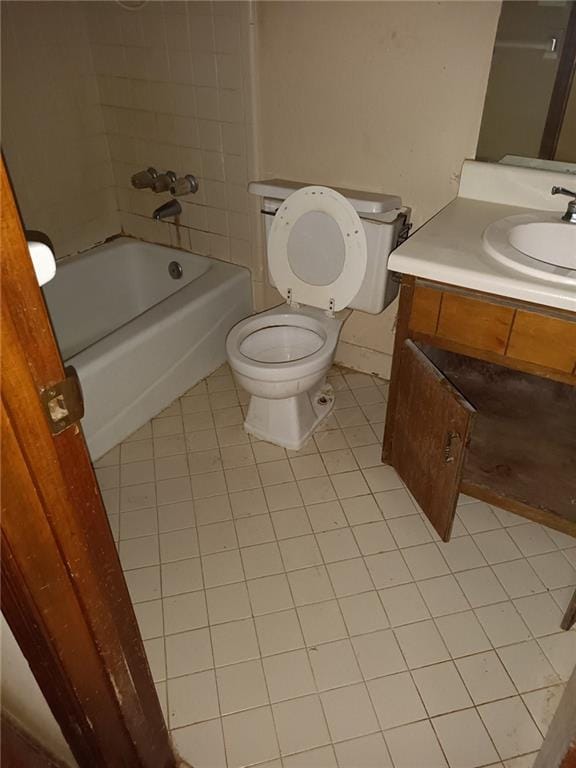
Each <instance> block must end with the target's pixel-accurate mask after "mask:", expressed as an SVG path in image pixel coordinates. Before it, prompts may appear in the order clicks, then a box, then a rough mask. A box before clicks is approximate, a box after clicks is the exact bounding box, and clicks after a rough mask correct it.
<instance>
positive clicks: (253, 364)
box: [226, 180, 409, 451]
mask: <svg viewBox="0 0 576 768" xmlns="http://www.w3.org/2000/svg"><path fill="white" fill-rule="evenodd" d="M248 190H249V192H251V193H253V194H256V195H260V196H261V197H262V198H263V206H262V214H263V216H264V219H265V224H266V240H267V254H268V271H269V276H270V282H271V283H272V284H273V285H275V286H276V288H277V289H278V291H279V292H280V294H281V295H282V296H283V297H284V298H285V299H286V302H285V303H284V304H281V305H280V306H278V307H274V308H273V309H269V310H266V311H265V312H260V313H259V314H257V315H252V316H251V317H248V318H246V319H245V320H242V321H241V322H239V323H238V324H237V325H235V326H234V328H232V330H231V331H230V333H229V334H228V337H227V339H226V353H227V356H228V362H229V364H230V367H231V368H232V371H233V373H234V376H235V378H236V380H237V382H238V383H239V384H240V386H241V387H243V388H244V389H245V390H246V391H247V392H248V393H249V394H250V395H251V398H250V404H249V407H248V414H247V416H246V421H245V422H244V429H245V431H246V432H248V433H249V434H251V435H254V436H255V437H257V438H258V439H260V440H266V441H268V442H270V443H275V444H276V445H280V446H283V447H284V448H289V449H291V450H295V451H297V450H299V449H300V448H302V446H303V445H304V443H305V442H306V440H307V439H308V438H309V437H310V436H311V435H312V433H313V432H314V430H315V429H317V428H318V427H319V425H320V424H321V422H322V421H323V420H324V419H325V418H326V417H327V416H328V414H329V413H330V411H331V410H332V408H333V405H334V394H333V392H332V389H331V387H330V386H329V384H327V382H326V374H327V373H328V371H329V370H330V367H331V366H332V362H333V360H334V354H335V352H336V345H337V343H338V338H339V336H340V331H341V329H342V325H343V323H344V321H345V320H346V318H347V317H348V315H349V314H350V311H351V310H352V309H358V310H362V311H364V312H369V313H372V314H377V313H379V312H381V311H382V310H383V309H384V308H385V307H386V306H387V305H388V304H390V302H391V301H392V300H393V299H394V298H395V296H396V294H397V292H398V283H397V281H395V280H392V279H391V275H390V273H389V272H388V256H389V254H390V252H391V251H392V249H393V248H395V247H396V245H397V244H398V243H399V241H400V240H401V239H402V238H404V237H405V236H406V234H407V231H408V227H409V225H408V219H409V210H408V209H406V208H402V207H401V201H400V198H398V197H396V196H393V195H384V194H374V193H369V192H358V191H354V190H343V189H340V190H337V189H332V188H329V187H321V186H303V185H300V184H296V183H295V182H288V181H280V180H272V181H265V182H251V183H250V185H249V187H248Z"/></svg>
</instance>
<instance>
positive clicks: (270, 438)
mask: <svg viewBox="0 0 576 768" xmlns="http://www.w3.org/2000/svg"><path fill="white" fill-rule="evenodd" d="M333 407H334V394H333V392H332V387H331V386H330V385H329V384H326V383H324V384H323V385H321V386H320V387H318V388H316V389H314V390H313V391H312V392H302V394H300V395H295V396H294V397H287V398H285V399H283V400H269V399H266V398H263V397H256V396H254V395H253V396H252V397H251V398H250V405H249V407H248V415H247V416H246V421H245V422H244V430H245V431H246V432H248V434H250V435H254V437H257V438H258V439H260V440H266V441H267V442H268V443H274V444H275V445H280V446H282V447H283V448H288V449H290V450H292V451H299V450H300V448H302V446H303V445H304V443H305V442H306V440H308V438H309V437H310V436H311V435H312V433H313V432H314V430H315V429H316V428H317V427H318V426H319V424H320V423H321V422H322V421H324V419H325V418H326V417H327V416H328V414H329V413H330V412H331V410H332V408H333Z"/></svg>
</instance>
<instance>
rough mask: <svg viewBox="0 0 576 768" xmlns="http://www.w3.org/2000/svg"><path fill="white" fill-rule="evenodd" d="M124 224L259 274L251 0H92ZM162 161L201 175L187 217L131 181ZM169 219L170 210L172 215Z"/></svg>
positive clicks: (162, 166) (161, 166)
mask: <svg viewBox="0 0 576 768" xmlns="http://www.w3.org/2000/svg"><path fill="white" fill-rule="evenodd" d="M86 13H87V18H88V24H89V29H90V40H91V44H92V52H93V58H94V67H95V71H96V74H97V77H98V86H99V91H100V103H101V105H102V109H103V114H104V120H105V125H106V135H107V137H108V143H109V146H110V153H111V156H112V164H113V169H114V178H115V185H116V190H117V193H118V204H119V209H120V219H121V223H122V228H123V230H124V232H126V233H128V234H131V235H135V236H137V237H141V238H143V239H145V240H151V241H155V242H163V243H166V244H170V243H171V244H172V245H177V246H179V247H182V248H184V249H186V250H188V249H190V250H192V251H194V252H195V253H199V254H203V255H207V256H213V257H215V258H218V259H223V260H226V261H231V262H234V263H236V264H240V265H243V266H247V267H249V268H251V269H252V270H253V275H254V278H255V280H262V263H261V260H260V259H261V254H262V250H261V248H259V247H256V246H255V243H257V240H258V235H259V226H260V223H259V221H258V216H257V215H256V206H257V201H256V200H255V199H254V198H253V197H252V196H250V195H248V193H247V192H246V185H247V182H248V179H249V177H250V178H252V177H254V176H255V175H256V174H257V170H256V166H255V156H254V153H253V151H252V147H253V130H252V92H251V87H250V86H251V65H252V59H251V45H252V37H251V35H252V32H253V31H254V25H251V23H250V22H251V16H250V14H251V6H250V4H248V3H242V2H230V3H204V2H164V3H154V2H149V3H147V4H145V5H144V6H143V7H142V8H140V9H132V10H127V9H125V8H123V7H121V6H120V5H118V4H116V3H110V2H95V3H87V4H86ZM149 166H154V167H156V168H157V169H158V170H161V171H163V170H167V169H169V170H172V171H174V172H175V173H177V174H178V175H183V174H185V173H192V174H195V175H196V176H197V177H198V178H199V181H200V189H199V191H198V193H197V194H196V195H194V196H186V197H181V198H180V202H181V204H182V208H183V214H182V216H181V217H180V221H179V226H178V227H176V226H175V225H174V224H173V223H171V222H170V223H158V222H155V221H153V220H152V218H151V216H152V212H153V210H154V209H155V208H156V207H157V206H159V205H160V204H162V203H163V202H165V201H166V200H169V199H170V197H169V195H168V194H165V195H158V194H154V193H153V192H151V191H143V190H135V189H133V188H132V187H131V184H130V177H131V176H132V174H133V173H134V172H135V171H137V170H140V169H143V168H147V167H149ZM172 221H173V220H172Z"/></svg>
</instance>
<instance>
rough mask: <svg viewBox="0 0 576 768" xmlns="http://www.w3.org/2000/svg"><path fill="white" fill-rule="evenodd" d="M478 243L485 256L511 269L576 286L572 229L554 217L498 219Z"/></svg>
mask: <svg viewBox="0 0 576 768" xmlns="http://www.w3.org/2000/svg"><path fill="white" fill-rule="evenodd" d="M482 242H483V246H484V250H485V251H486V253H488V254H489V255H490V256H492V258H494V259H496V260H497V261H499V262H501V263H502V264H506V266H508V267H510V268H511V269H514V270H516V271H518V272H523V273H524V274H529V275H532V276H533V277H537V278H540V279H541V280H547V281H552V282H556V283H564V284H571V285H576V225H575V224H569V223H567V222H564V221H562V220H561V218H560V214H558V213H556V214H552V213H550V214H548V213H544V212H543V213H542V214H540V215H538V214H520V215H518V216H508V217H507V218H505V219H500V220H499V221H495V222H493V223H492V224H490V226H488V227H487V228H486V229H485V231H484V235H483V238H482Z"/></svg>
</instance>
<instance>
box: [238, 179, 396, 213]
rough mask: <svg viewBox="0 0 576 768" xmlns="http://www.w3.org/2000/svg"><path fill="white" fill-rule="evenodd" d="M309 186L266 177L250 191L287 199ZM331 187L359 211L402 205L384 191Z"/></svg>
mask: <svg viewBox="0 0 576 768" xmlns="http://www.w3.org/2000/svg"><path fill="white" fill-rule="evenodd" d="M308 186H311V185H310V184H307V183H305V182H301V181H286V180H285V179H266V180H264V181H251V182H250V183H249V184H248V192H251V193H252V194H253V195H260V196H261V197H267V198H271V199H273V200H285V199H286V198H287V197H288V196H289V195H291V194H292V192H294V191H295V190H297V189H301V188H302V187H308ZM331 189H335V190H336V192H340V194H341V195H343V196H344V197H345V198H346V199H347V200H348V201H349V203H350V204H351V205H352V206H353V207H354V210H355V211H357V213H386V212H387V211H392V210H394V209H395V208H400V207H401V206H402V200H401V199H400V198H399V197H398V196H397V195H386V194H384V193H383V192H362V191H360V190H358V189H344V188H342V187H331Z"/></svg>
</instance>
